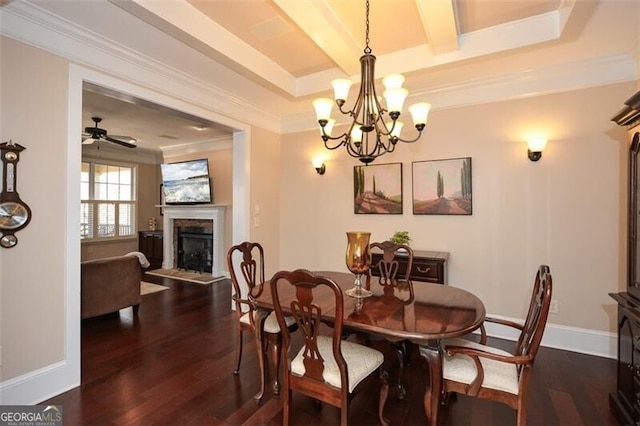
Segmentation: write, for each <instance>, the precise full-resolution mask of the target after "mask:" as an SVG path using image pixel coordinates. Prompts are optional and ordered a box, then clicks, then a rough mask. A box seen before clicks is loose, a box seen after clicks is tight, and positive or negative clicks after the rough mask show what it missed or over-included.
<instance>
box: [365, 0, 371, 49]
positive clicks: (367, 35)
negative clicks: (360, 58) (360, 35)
mask: <svg viewBox="0 0 640 426" xmlns="http://www.w3.org/2000/svg"><path fill="white" fill-rule="evenodd" d="M366 16H367V17H366V20H365V28H366V29H365V37H364V44H365V48H364V53H366V54H367V55H368V54H370V53H371V48H370V47H369V0H367V15H366Z"/></svg>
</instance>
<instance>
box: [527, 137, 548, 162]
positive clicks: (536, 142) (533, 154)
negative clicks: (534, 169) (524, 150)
mask: <svg viewBox="0 0 640 426" xmlns="http://www.w3.org/2000/svg"><path fill="white" fill-rule="evenodd" d="M527 145H528V146H529V149H528V156H529V160H531V161H538V160H539V159H540V158H542V151H544V147H545V146H547V140H546V139H542V138H536V139H529V140H528V141H527Z"/></svg>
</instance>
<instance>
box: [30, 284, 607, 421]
mask: <svg viewBox="0 0 640 426" xmlns="http://www.w3.org/2000/svg"><path fill="white" fill-rule="evenodd" d="M143 279H144V280H145V281H148V282H155V283H158V284H164V285H167V286H169V287H170V289H169V290H167V291H163V292H160V293H154V294H149V295H145V296H143V299H142V304H141V306H140V311H139V316H138V318H136V319H133V317H132V312H131V309H130V308H129V309H124V310H122V311H120V313H116V314H112V315H106V316H103V317H98V318H92V319H89V320H84V321H83V322H82V385H81V386H80V387H79V388H76V389H73V390H70V391H68V392H66V393H64V394H61V395H58V396H56V397H54V398H52V399H50V400H48V401H44V402H43V404H55V405H62V406H63V416H64V424H65V426H71V425H153V424H158V425H178V424H180V425H279V424H281V423H282V404H281V401H280V397H278V396H273V395H272V394H271V392H267V395H266V396H265V398H264V399H263V401H262V403H261V404H260V405H256V403H255V402H254V399H253V396H254V394H255V393H256V392H257V390H258V386H259V383H258V380H259V378H258V376H259V374H258V363H257V359H256V349H255V344H254V342H253V341H252V339H249V338H248V337H249V336H247V337H246V338H245V348H244V354H243V360H242V367H241V369H240V374H239V375H238V376H235V375H234V374H233V373H232V370H233V366H234V349H235V334H234V328H233V326H232V325H233V321H234V319H235V317H234V316H233V315H232V311H231V302H230V295H231V284H230V282H229V281H228V280H225V281H222V282H218V283H214V284H212V285H200V284H192V283H185V282H180V281H174V280H170V279H165V278H160V277H155V276H149V275H145V276H144V278H143ZM492 343H494V344H497V345H500V346H502V347H504V348H509V345H511V344H512V342H506V341H497V340H493V342H492ZM389 360H390V363H392V361H393V355H392V354H391V353H389ZM390 365H391V366H392V365H393V364H390ZM390 380H391V383H394V376H393V369H391V377H390ZM405 382H406V387H407V398H406V399H405V400H402V401H400V400H397V399H396V397H395V393H394V392H393V391H392V392H391V393H390V396H389V400H388V402H387V407H386V416H387V417H388V418H389V419H390V420H391V423H392V424H394V425H419V424H424V423H425V422H426V417H425V414H424V411H423V403H422V396H423V393H424V389H425V386H426V383H427V372H426V368H425V367H424V366H423V364H422V363H421V362H420V360H419V359H417V360H414V361H413V362H412V363H411V365H410V366H409V367H408V370H407V372H406V373H405ZM530 385H531V389H530V399H529V413H528V422H529V424H530V425H594V426H595V425H597V426H602V425H615V424H617V422H616V420H615V418H614V417H613V415H612V414H611V412H610V411H609V407H608V394H609V392H611V391H612V390H613V389H614V388H615V362H614V360H611V359H605V358H599V357H594V356H588V355H582V354H577V353H573V352H567V351H560V350H555V349H549V348H542V349H541V350H540V352H539V353H538V358H537V359H536V365H535V368H534V374H533V378H532V381H531V383H530ZM376 408H377V390H376V389H372V390H371V391H370V392H369V393H364V394H361V395H359V396H358V397H357V398H356V399H354V400H353V402H352V404H351V407H350V424H352V425H375V424H377V416H376ZM441 413H442V415H441V424H443V425H474V426H475V425H515V423H516V418H515V412H514V411H513V410H511V409H510V408H508V407H507V406H505V405H501V404H498V403H493V402H488V401H482V400H477V399H473V398H468V397H464V396H459V397H458V399H457V401H455V402H453V403H451V404H450V406H448V407H444V408H443V409H442V411H441ZM291 420H292V423H293V424H299V425H334V424H337V423H339V413H338V410H337V409H335V408H333V407H331V406H326V405H321V406H319V405H317V404H316V403H315V402H314V401H312V400H310V399H309V398H307V397H304V396H302V395H296V394H294V397H293V412H292V418H291Z"/></svg>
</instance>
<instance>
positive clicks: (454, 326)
mask: <svg viewBox="0 0 640 426" xmlns="http://www.w3.org/2000/svg"><path fill="white" fill-rule="evenodd" d="M316 274H317V275H322V276H325V277H327V278H329V279H331V280H333V281H335V282H336V283H337V284H338V285H339V286H340V288H341V289H342V290H343V292H344V291H346V290H347V289H350V288H352V287H353V283H354V276H353V274H350V273H345V272H333V271H320V272H316ZM371 291H373V296H371V297H367V298H365V299H364V300H363V301H362V302H363V303H362V308H361V309H358V308H357V303H356V300H355V299H354V298H351V297H348V296H345V297H344V298H343V301H344V304H343V310H344V323H343V327H344V329H345V330H350V331H354V332H359V333H370V334H372V335H376V336H380V337H382V338H387V337H388V338H391V339H393V338H400V339H407V340H410V341H411V342H412V343H414V344H416V345H420V346H422V348H421V351H420V354H421V355H422V357H423V358H424V359H425V360H426V361H427V367H428V369H429V381H428V386H426V390H425V396H424V399H423V401H424V409H425V413H426V416H427V419H428V421H429V423H430V424H431V425H434V426H435V425H437V424H438V410H439V407H440V396H441V395H440V393H441V390H442V348H441V346H440V341H441V339H449V338H453V337H458V336H464V335H465V334H468V333H471V332H472V331H474V330H476V329H477V328H479V327H480V326H481V325H482V322H483V321H484V318H485V308H484V305H483V303H482V301H481V300H480V299H478V297H476V296H475V295H473V294H471V293H469V292H468V291H465V290H462V289H460V288H456V287H453V286H448V285H440V284H431V283H421V284H420V285H415V286H414V287H413V291H414V298H413V300H411V299H407V298H406V297H400V296H401V293H402V290H400V289H399V290H397V291H395V290H394V292H393V293H391V294H389V291H388V290H387V293H385V292H384V289H381V288H376V287H373V288H372V289H371ZM292 293H293V292H292ZM291 297H293V294H291ZM281 298H282V295H281ZM254 300H255V303H256V305H257V306H258V307H259V308H260V309H258V315H259V316H260V317H261V318H264V317H266V316H267V315H268V314H269V312H271V310H272V309H273V302H272V300H271V291H270V289H269V287H268V286H265V287H264V290H263V291H262V292H261V293H260V294H256V295H255V297H254ZM325 303H331V302H325ZM322 314H323V316H322V319H323V320H324V321H325V322H331V321H332V320H333V318H335V315H336V312H335V309H333V310H332V309H329V310H324V311H323V312H322ZM259 321H260V320H259V319H258V318H256V322H259ZM255 337H256V341H257V342H256V343H257V346H258V347H260V346H261V345H262V335H261V333H256V334H255ZM262 374H263V376H264V375H266V371H262Z"/></svg>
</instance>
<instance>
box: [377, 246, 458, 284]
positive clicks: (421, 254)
mask: <svg viewBox="0 0 640 426" xmlns="http://www.w3.org/2000/svg"><path fill="white" fill-rule="evenodd" d="M381 259H382V252H381V251H372V252H371V264H372V265H376V264H377V263H378V262H379V261H380V260H381ZM447 259H449V253H447V252H444V251H425V250H414V251H413V265H412V266H411V271H410V273H409V279H411V280H412V281H422V282H428V283H436V284H446V282H447ZM395 260H397V261H398V274H400V275H404V274H405V273H406V271H407V256H406V255H404V254H402V253H400V254H397V255H396V257H395ZM371 275H375V276H379V271H378V270H376V269H375V268H371Z"/></svg>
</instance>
